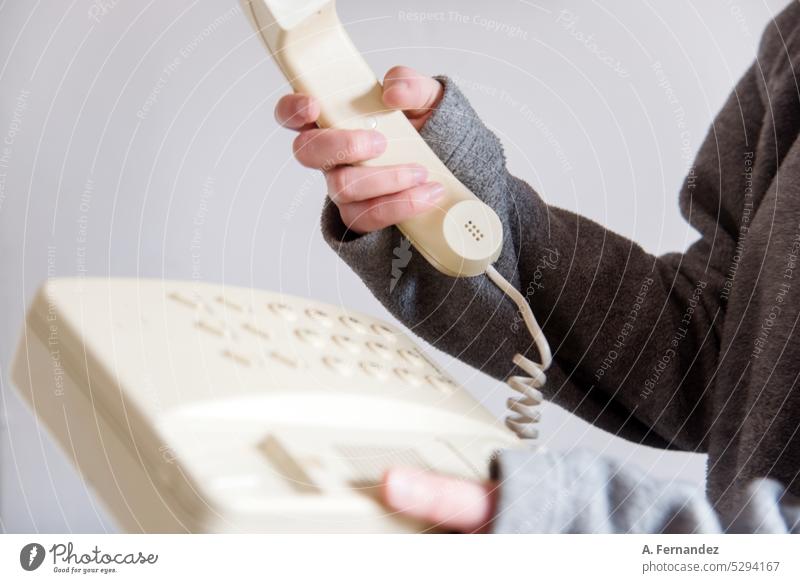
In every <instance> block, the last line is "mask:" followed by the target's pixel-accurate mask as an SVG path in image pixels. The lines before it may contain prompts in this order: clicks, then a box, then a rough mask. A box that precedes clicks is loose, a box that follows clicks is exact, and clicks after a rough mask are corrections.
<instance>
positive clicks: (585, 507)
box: [493, 450, 800, 533]
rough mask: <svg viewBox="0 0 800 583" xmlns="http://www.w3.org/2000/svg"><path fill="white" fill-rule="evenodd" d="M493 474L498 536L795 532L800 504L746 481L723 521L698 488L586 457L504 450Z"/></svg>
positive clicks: (762, 483) (772, 486) (799, 528)
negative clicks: (733, 508) (731, 512)
mask: <svg viewBox="0 0 800 583" xmlns="http://www.w3.org/2000/svg"><path fill="white" fill-rule="evenodd" d="M493 474H494V477H495V478H496V479H497V480H498V481H499V482H500V483H501V484H502V486H501V488H500V489H499V490H498V492H499V499H498V505H497V511H496V513H495V519H494V523H493V531H494V532H496V533H719V532H736V533H800V500H798V499H797V498H794V497H792V496H790V495H788V494H784V492H783V488H782V487H781V486H780V484H778V483H777V482H775V481H773V480H766V479H765V480H756V481H753V482H751V483H750V484H749V485H748V486H747V487H746V488H745V489H743V490H742V491H741V492H739V493H737V497H738V498H739V502H738V504H737V505H736V506H737V507H738V508H737V511H736V514H734V515H730V516H726V515H718V514H717V513H716V512H715V511H714V508H713V507H712V506H711V504H710V503H709V502H708V500H707V498H706V496H705V493H704V491H703V489H702V488H700V487H697V486H694V485H690V484H685V483H680V482H665V481H660V480H656V479H654V478H651V477H649V476H647V475H645V474H643V473H642V472H641V471H639V470H638V469H636V468H635V467H633V466H630V465H622V464H621V463H618V462H616V461H613V460H610V459H608V458H604V457H600V456H597V454H595V453H593V452H589V451H575V452H572V453H569V454H566V455H560V454H554V453H536V452H532V451H530V450H519V451H505V452H502V453H501V454H500V456H499V457H498V458H497V459H496V460H495V461H494V463H493Z"/></svg>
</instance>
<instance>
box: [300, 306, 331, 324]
mask: <svg viewBox="0 0 800 583" xmlns="http://www.w3.org/2000/svg"><path fill="white" fill-rule="evenodd" d="M306 316H308V317H309V318H311V319H312V320H314V322H316V323H317V324H320V325H322V326H325V327H326V328H330V327H331V326H333V320H332V319H331V317H330V316H329V315H328V314H327V313H325V312H323V311H322V310H319V309H317V308H308V309H307V310H306Z"/></svg>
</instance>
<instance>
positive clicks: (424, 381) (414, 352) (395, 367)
mask: <svg viewBox="0 0 800 583" xmlns="http://www.w3.org/2000/svg"><path fill="white" fill-rule="evenodd" d="M168 297H169V298H170V299H171V300H172V301H175V302H178V303H181V304H183V305H186V306H187V307H190V306H206V305H208V304H205V303H204V302H203V299H202V298H196V299H194V298H193V299H191V300H190V299H189V296H187V295H186V294H183V295H181V294H177V293H169V294H168ZM211 303H212V304H219V305H221V306H224V308H223V309H227V308H230V309H229V310H228V311H227V312H226V314H225V320H224V321H222V320H221V319H219V318H214V317H213V316H209V315H208V309H205V310H203V312H202V314H196V315H195V317H194V320H193V321H194V325H195V326H196V327H197V328H198V329H199V330H202V331H203V332H205V333H207V334H208V337H209V338H211V337H215V338H217V341H218V342H219V343H220V347H219V350H220V352H219V354H221V355H222V357H223V358H224V359H225V360H226V361H228V362H230V363H231V364H234V365H237V366H241V367H246V368H250V369H260V368H267V369H269V368H271V367H276V366H278V367H282V368H289V369H295V370H309V371H310V372H311V371H316V372H311V374H313V375H314V378H313V379H310V382H311V383H317V384H323V385H324V384H325V376H324V371H328V374H331V373H332V374H333V375H336V376H338V377H342V378H344V377H347V378H350V379H351V380H350V381H349V382H350V383H353V386H354V387H358V386H359V383H360V382H361V383H363V382H364V381H365V380H366V379H369V380H371V381H373V382H374V381H380V382H381V383H382V384H377V385H375V384H368V385H366V386H368V387H369V389H370V390H373V389H375V390H378V389H379V388H380V387H381V386H383V384H384V383H392V382H394V383H402V385H405V386H406V387H408V388H413V389H419V390H426V389H427V390H431V389H433V391H435V392H436V393H439V394H442V395H445V396H449V395H451V394H453V393H454V392H455V391H456V389H457V385H456V383H454V382H453V381H452V380H450V379H449V378H448V377H447V376H445V375H443V374H442V373H440V372H439V370H438V369H437V368H436V367H435V365H433V364H432V363H431V362H430V361H429V360H428V359H427V358H426V357H425V356H424V355H423V354H422V353H421V352H420V351H419V350H418V349H417V348H415V347H414V346H413V344H411V343H410V342H408V341H405V340H404V338H405V337H404V336H403V335H402V334H401V333H400V332H398V331H396V330H395V329H393V328H392V327H391V326H389V325H388V324H384V323H382V322H370V321H369V320H368V319H366V320H365V319H364V318H360V317H356V316H354V315H351V314H349V313H342V312H339V313H337V312H336V311H335V310H324V309H321V308H318V307H316V306H304V305H302V304H299V305H298V304H297V303H293V302H283V301H274V302H268V303H265V304H262V308H261V309H260V310H261V311H260V313H259V311H258V310H257V309H253V308H250V307H249V306H248V305H247V304H242V303H238V302H235V301H233V300H230V299H228V298H227V297H226V296H224V295H219V296H212V298H211ZM264 307H266V310H265V309H264ZM236 312H241V321H240V322H238V323H237V322H236V321H235V316H236ZM261 314H263V316H267V318H266V319H264V320H262V319H261V318H262V316H261ZM269 316H272V317H275V316H277V317H279V318H280V319H281V320H283V322H285V324H281V323H280V322H276V321H275V320H270V319H269ZM289 323H291V325H289V326H287V325H286V324H289ZM233 330H238V331H239V334H238V335H236V334H235V333H234V332H233ZM308 347H313V348H314V349H318V350H322V349H325V351H326V352H325V353H323V354H319V355H318V356H315V357H313V358H311V359H310V361H306V360H304V359H303V358H301V355H304V354H305V352H304V351H307V350H308ZM273 348H274V350H273ZM259 355H260V356H259ZM359 357H360V358H359ZM359 378H360V379H361V380H360V381H359ZM334 384H336V383H334ZM361 386H362V387H363V386H364V385H361Z"/></svg>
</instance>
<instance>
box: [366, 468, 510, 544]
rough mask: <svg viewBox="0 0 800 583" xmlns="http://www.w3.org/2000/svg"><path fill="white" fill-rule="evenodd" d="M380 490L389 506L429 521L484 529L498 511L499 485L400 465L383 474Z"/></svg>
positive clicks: (460, 528) (463, 529)
mask: <svg viewBox="0 0 800 583" xmlns="http://www.w3.org/2000/svg"><path fill="white" fill-rule="evenodd" d="M381 493H382V498H383V501H384V503H385V504H386V505H387V506H388V507H389V508H391V509H392V510H395V511H397V512H400V513H401V514H405V515H406V516H409V517H412V518H416V519H417V520H421V521H422V522H425V523H427V524H430V525H433V526H437V527H440V528H447V529H452V530H458V531H461V532H485V531H486V530H488V528H489V526H490V523H491V521H492V516H493V514H494V510H495V504H496V496H497V484H494V483H491V482H487V483H479V482H471V481H467V480H462V479H458V478H453V477H449V476H443V475H440V474H435V473H432V472H427V471H423V470H419V469H414V468H403V467H398V468H392V469H390V470H388V471H387V472H386V474H385V475H384V477H383V481H382V484H381Z"/></svg>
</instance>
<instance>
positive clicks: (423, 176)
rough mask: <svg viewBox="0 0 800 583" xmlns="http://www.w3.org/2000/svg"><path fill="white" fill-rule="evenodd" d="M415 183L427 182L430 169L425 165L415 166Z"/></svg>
mask: <svg viewBox="0 0 800 583" xmlns="http://www.w3.org/2000/svg"><path fill="white" fill-rule="evenodd" d="M413 172H414V183H415V184H425V181H426V180H427V179H428V169H427V168H425V166H414V168H413Z"/></svg>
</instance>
